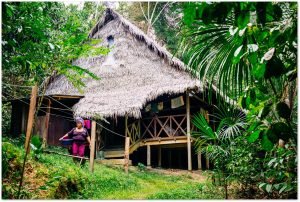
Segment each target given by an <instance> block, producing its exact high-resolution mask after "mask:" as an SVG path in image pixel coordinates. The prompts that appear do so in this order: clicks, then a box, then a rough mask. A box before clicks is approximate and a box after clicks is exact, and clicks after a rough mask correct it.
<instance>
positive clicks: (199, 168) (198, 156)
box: [197, 152, 202, 170]
mask: <svg viewBox="0 0 300 202" xmlns="http://www.w3.org/2000/svg"><path fill="white" fill-rule="evenodd" d="M197 159H198V170H202V162H201V160H202V159H201V152H199V153H198V154H197Z"/></svg>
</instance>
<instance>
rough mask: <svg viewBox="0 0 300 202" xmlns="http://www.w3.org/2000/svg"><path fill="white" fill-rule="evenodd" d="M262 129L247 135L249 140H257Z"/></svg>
mask: <svg viewBox="0 0 300 202" xmlns="http://www.w3.org/2000/svg"><path fill="white" fill-rule="evenodd" d="M259 134H260V130H257V131H255V132H253V133H252V134H251V135H250V136H249V137H247V140H248V142H251V143H252V142H255V141H256V140H257V139H258V138H259Z"/></svg>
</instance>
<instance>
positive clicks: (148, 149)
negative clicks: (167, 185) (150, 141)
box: [147, 145, 151, 168]
mask: <svg viewBox="0 0 300 202" xmlns="http://www.w3.org/2000/svg"><path fill="white" fill-rule="evenodd" d="M147 167H148V168H150V167H151V147H150V145H147Z"/></svg>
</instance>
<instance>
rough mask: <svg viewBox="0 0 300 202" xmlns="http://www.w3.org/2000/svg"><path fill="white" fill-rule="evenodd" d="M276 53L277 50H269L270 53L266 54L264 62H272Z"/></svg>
mask: <svg viewBox="0 0 300 202" xmlns="http://www.w3.org/2000/svg"><path fill="white" fill-rule="evenodd" d="M274 52H275V48H271V49H269V51H268V52H266V53H265V54H264V57H263V60H266V61H268V60H271V58H272V57H273V55H274Z"/></svg>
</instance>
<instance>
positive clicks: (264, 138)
mask: <svg viewBox="0 0 300 202" xmlns="http://www.w3.org/2000/svg"><path fill="white" fill-rule="evenodd" d="M261 146H262V148H263V149H264V150H266V151H271V150H272V149H273V146H274V145H273V143H272V142H271V141H270V140H269V138H268V136H267V134H266V133H264V134H263V136H262V140H261Z"/></svg>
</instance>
